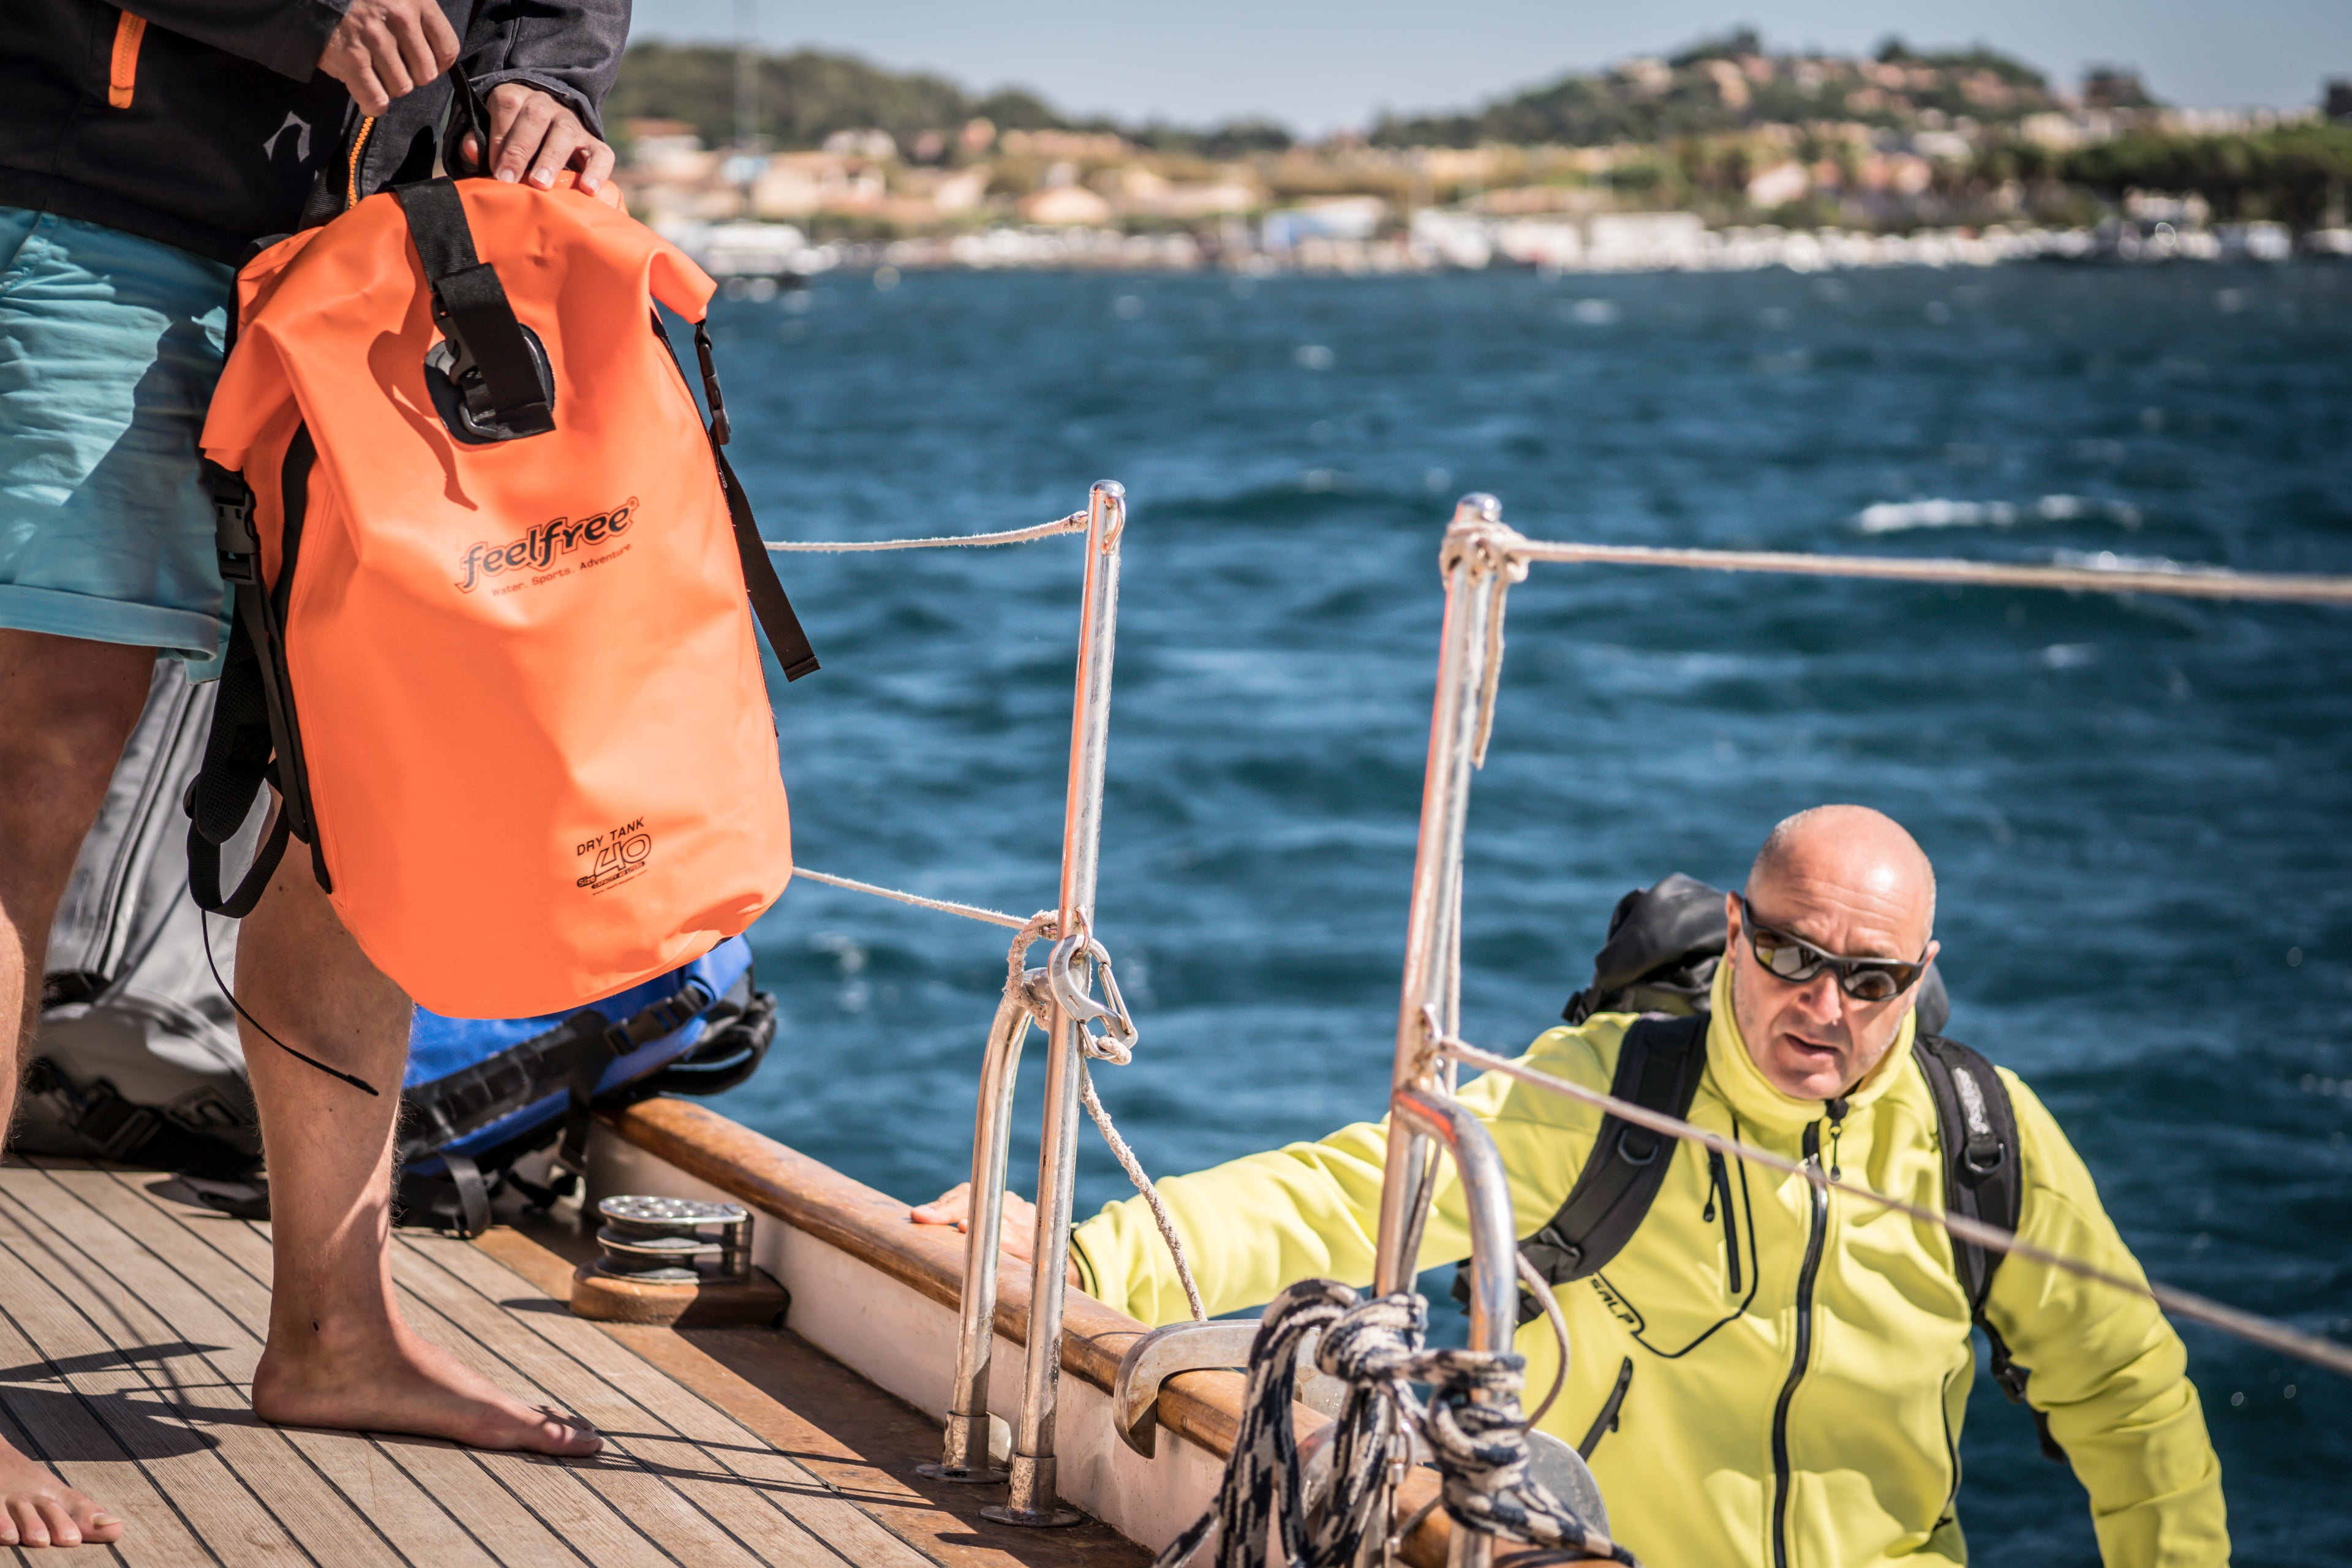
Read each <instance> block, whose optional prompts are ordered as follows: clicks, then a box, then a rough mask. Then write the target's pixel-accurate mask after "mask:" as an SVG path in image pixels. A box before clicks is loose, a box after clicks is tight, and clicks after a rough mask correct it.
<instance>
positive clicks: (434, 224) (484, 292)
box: [392, 179, 555, 437]
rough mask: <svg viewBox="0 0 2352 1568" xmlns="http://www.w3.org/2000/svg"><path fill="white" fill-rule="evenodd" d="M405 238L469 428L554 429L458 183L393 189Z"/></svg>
mask: <svg viewBox="0 0 2352 1568" xmlns="http://www.w3.org/2000/svg"><path fill="white" fill-rule="evenodd" d="M392 194H393V196H394V199H395V200H396V201H398V202H399V203H400V210H401V211H402V212H403V213H404V214H405V215H406V216H407V218H408V235H409V237H410V238H411V239H413V240H415V243H416V257H417V259H418V260H419V261H422V262H423V263H424V264H425V280H426V282H427V283H429V284H430V285H431V286H432V289H433V320H434V322H435V324H436V325H437V326H439V327H440V329H441V333H442V336H444V337H445V338H446V339H447V340H448V342H449V347H450V350H451V352H452V353H453V355H454V363H452V364H451V366H450V368H449V373H448V374H449V380H450V382H451V383H452V384H454V385H455V386H456V387H457V391H458V393H459V395H461V396H463V397H464V399H465V402H466V409H467V413H468V414H469V415H470V416H472V418H473V420H474V423H475V424H476V425H478V426H481V427H483V428H484V429H486V430H490V431H495V432H497V433H499V435H501V436H505V437H520V436H541V435H544V434H546V433H547V432H548V431H550V430H552V429H554V428H555V412H554V409H553V406H552V403H553V398H552V394H551V388H550V387H549V385H548V384H547V383H546V382H545V381H543V380H542V379H541V368H540V367H541V360H540V358H539V356H538V355H536V354H534V353H532V351H531V345H530V341H529V339H528V338H526V337H525V336H524V333H523V326H522V323H521V322H520V321H517V320H516V319H515V313H514V307H513V305H511V304H509V302H508V300H507V290H506V286H505V285H504V284H502V283H500V282H499V274H498V269H497V268H493V267H492V266H490V264H489V263H488V262H487V261H484V260H483V259H482V258H481V257H480V256H479V255H478V254H476V252H475V250H474V231H473V229H472V228H471V227H469V226H467V222H466V204H465V203H464V201H462V200H461V199H460V198H459V197H458V195H457V184H456V182H454V181H451V180H446V179H442V180H423V181H419V182H418V183H416V184H409V185H395V186H394V187H393V192H392Z"/></svg>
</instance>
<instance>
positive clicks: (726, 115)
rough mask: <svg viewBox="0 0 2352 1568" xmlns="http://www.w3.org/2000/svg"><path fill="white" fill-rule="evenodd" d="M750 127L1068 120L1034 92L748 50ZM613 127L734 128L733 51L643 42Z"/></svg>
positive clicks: (819, 134)
mask: <svg viewBox="0 0 2352 1568" xmlns="http://www.w3.org/2000/svg"><path fill="white" fill-rule="evenodd" d="M755 72H756V79H757V82H758V89H759V90H758V125H757V130H758V132H759V133H760V134H761V135H762V136H766V137H768V138H769V139H770V140H771V141H772V143H773V144H774V145H776V146H779V147H814V146H815V145H817V144H818V143H820V142H823V141H824V139H825V138H826V137H827V136H829V135H831V134H832V133H833V132H835V131H854V130H866V129H869V128H870V129H879V130H883V131H887V132H889V133H890V134H891V135H892V136H893V137H895V138H897V139H898V142H899V144H900V145H902V146H903V145H906V144H907V143H908V142H912V141H913V140H914V138H916V137H917V136H919V135H920V134H921V133H922V132H926V131H946V132H953V131H954V130H955V128H956V127H958V126H960V125H961V124H962V123H963V122H964V121H967V120H970V119H972V118H973V117H975V116H978V117H981V118H984V119H987V120H991V121H994V122H995V123H996V125H997V127H998V128H999V129H1000V130H1008V131H1009V130H1016V129H1017V130H1024V131H1036V130H1045V129H1049V128H1058V127H1061V126H1063V125H1064V124H1065V123H1066V121H1064V120H1063V119H1062V117H1061V116H1060V115H1058V114H1055V112H1054V110H1052V109H1050V108H1049V107H1047V106H1046V104H1045V102H1044V100H1040V99H1039V98H1037V97H1036V96H1035V95H1034V94H1033V93H1028V92H1023V91H1020V90H1017V89H1005V90H1002V91H998V92H992V93H988V94H985V95H973V94H971V93H967V92H965V91H964V90H963V89H961V88H960V87H958V86H956V84H955V83H953V82H951V81H948V80H946V79H943V78H940V77H935V76H926V75H923V74H921V73H919V72H904V73H902V72H898V71H889V70H884V69H882V68H880V67H878V66H873V65H868V64H867V63H866V61H864V60H860V59H855V58H850V57H848V56H845V55H826V54H819V53H817V52H816V51H814V50H813V49H802V50H798V51H796V52H794V53H793V54H788V55H760V56H757V57H755ZM604 115H605V119H606V120H607V121H609V122H610V123H611V124H613V125H614V127H615V128H617V127H618V126H619V125H620V124H621V122H622V121H627V120H633V119H638V118H649V119H659V120H682V121H686V122H687V123H688V124H690V125H692V126H693V127H694V129H695V131H696V132H697V133H698V135H700V136H701V138H702V139H703V141H704V142H706V143H707V144H709V145H711V146H718V145H719V144H721V143H723V142H728V141H730V140H731V139H732V138H733V137H734V134H735V51H734V50H733V49H731V48H727V47H721V46H716V45H707V44H662V43H641V44H635V45H633V46H631V47H630V49H629V52H628V54H627V55H626V56H625V57H624V58H623V59H622V61H621V79H620V80H619V82H618V83H617V84H615V86H614V89H613V91H612V95H611V96H610V97H609V98H608V99H607V100H605V105H604Z"/></svg>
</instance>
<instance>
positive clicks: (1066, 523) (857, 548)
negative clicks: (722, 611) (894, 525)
mask: <svg viewBox="0 0 2352 1568" xmlns="http://www.w3.org/2000/svg"><path fill="white" fill-rule="evenodd" d="M1085 531H1087V514H1086V513H1085V512H1082V511H1074V512H1072V513H1071V514H1070V515H1069V516H1067V517H1065V518H1061V519H1058V520H1057V521H1053V522H1041V523H1039V524H1037V525H1036V526H1035V527H1034V528H1011V529H1007V530H1005V531H1003V532H1002V533H942V534H936V535H933V536H932V537H930V538H928V539H866V540H856V541H850V540H824V539H771V540H769V541H768V542H767V544H768V548H769V549H770V550H772V551H774V552H776V553H777V554H779V555H797V554H810V555H857V554H863V553H865V552H867V551H869V550H949V549H953V548H954V547H955V546H957V545H978V546H986V545H991V544H1026V543H1028V542H1030V541H1031V540H1033V539H1052V538H1054V537H1055V535H1057V534H1063V533H1084V532H1085Z"/></svg>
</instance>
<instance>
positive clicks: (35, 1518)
mask: <svg viewBox="0 0 2352 1568" xmlns="http://www.w3.org/2000/svg"><path fill="white" fill-rule="evenodd" d="M121 1539H122V1521H121V1520H119V1519H117V1518H115V1517H114V1516H113V1515H112V1514H110V1513H109V1512H107V1511H106V1510H104V1509H102V1508H100V1507H99V1506H98V1504H96V1503H94V1502H92V1501H90V1500H89V1499H88V1498H86V1497H84V1496H82V1495H81V1493H79V1492H78V1491H76V1490H74V1489H73V1488H71V1487H69V1486H68V1485H66V1484H65V1482H63V1481H61V1480H59V1479H58V1478H57V1477H55V1476H53V1475H51V1474H49V1472H48V1471H47V1470H45V1469H43V1468H41V1467H40V1466H38V1465H37V1464H35V1463H33V1461H32V1460H30V1459H28V1458H25V1456H24V1455H22V1454H20V1453H18V1452H16V1449H14V1448H12V1447H9V1446H8V1445H7V1444H6V1443H5V1442H0V1546H79V1545H82V1544H83V1543H84V1542H88V1543H89V1545H92V1546H103V1545H105V1544H106V1543H107V1542H110V1541H120V1540H121Z"/></svg>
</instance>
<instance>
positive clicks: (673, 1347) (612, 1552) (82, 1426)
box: [0, 1160, 1149, 1568]
mask: <svg viewBox="0 0 2352 1568" xmlns="http://www.w3.org/2000/svg"><path fill="white" fill-rule="evenodd" d="M176 1190H177V1188H176V1184H174V1183H173V1182H172V1181H171V1180H170V1179H169V1178H168V1177H163V1176H159V1175H156V1174H153V1173H142V1172H129V1171H110V1170H100V1169H94V1168H90V1167H88V1166H83V1165H77V1164H73V1163H68V1162H62V1161H50V1160H43V1161H40V1162H38V1163H34V1164H14V1165H9V1166H7V1167H5V1168H0V1248H5V1251H6V1252H7V1253H8V1254H9V1255H10V1258H9V1262H8V1264H6V1265H0V1369H5V1370H0V1436H5V1437H6V1438H7V1439H8V1441H10V1442H12V1443H14V1444H16V1445H17V1446H18V1447H20V1448H22V1449H24V1450H25V1451H26V1452H27V1453H30V1454H33V1455H35V1456H37V1457H39V1458H42V1459H44V1460H46V1461H47V1462H48V1463H49V1464H51V1465H53V1466H55V1467H56V1468H58V1470H59V1471H60V1472H62V1473H63V1474H64V1475H65V1477H66V1478H67V1479H68V1480H69V1481H70V1482H71V1483H72V1484H73V1485H75V1486H78V1487H79V1488H81V1489H83V1490H84V1491H87V1492H89V1494H91V1495H92V1496H94V1497H96V1498H98V1499H100V1500H101V1501H102V1502H103V1503H104V1504H105V1505H106V1506H107V1507H108V1508H110V1509H111V1510H113V1511H115V1512H116V1513H118V1514H120V1515H121V1516H122V1517H123V1518H124V1519H125V1520H126V1521H127V1522H128V1525H129V1528H128V1529H127V1531H125V1533H124V1536H123V1539H122V1541H121V1543H120V1544H119V1545H118V1546H117V1547H116V1548H115V1549H114V1554H115V1556H116V1557H117V1558H119V1560H121V1561H122V1562H124V1563H142V1564H143V1563H154V1564H169V1565H173V1568H177V1565H179V1564H186V1563H228V1564H235V1565H236V1568H243V1565H245V1564H248V1563H273V1564H274V1563H317V1564H322V1565H324V1568H368V1565H372V1564H376V1563H384V1564H400V1563H405V1564H412V1565H418V1568H470V1565H474V1564H488V1563H498V1564H509V1565H512V1568H525V1565H529V1568H540V1565H541V1564H550V1563H589V1564H595V1565H597V1568H603V1565H604V1564H630V1565H635V1564H646V1565H647V1568H653V1565H656V1564H675V1565H677V1568H705V1565H706V1564H708V1565H712V1568H719V1565H727V1568H735V1565H751V1564H775V1565H779V1568H927V1565H929V1568H1080V1565H1081V1564H1083V1565H1085V1568H1142V1564H1143V1563H1145V1562H1146V1560H1147V1558H1148V1555H1149V1554H1148V1553H1146V1552H1144V1551H1143V1550H1142V1549H1141V1548H1140V1547H1138V1546H1135V1545H1133V1544H1132V1543H1130V1542H1127V1541H1125V1540H1123V1539H1121V1538H1120V1537H1119V1536H1118V1535H1117V1534H1115V1533H1114V1532H1113V1531H1110V1530H1108V1528H1106V1527H1104V1526H1102V1525H1099V1524H1095V1523H1087V1524H1085V1525H1081V1526H1079V1527H1078V1528H1077V1529H1076V1530H1071V1531H1015V1530H1012V1529H1009V1528H1007V1527H1004V1526H1002V1525H995V1524H990V1523H987V1522H984V1521H982V1520H981V1518H980V1516H979V1510H980V1508H981V1506H982V1504H984V1503H987V1502H991V1501H993V1500H995V1499H996V1497H997V1492H996V1490H995V1489H985V1488H983V1489H971V1488H961V1487H951V1486H945V1485H940V1484H938V1483H934V1482H930V1481H926V1480H924V1479H921V1478H919V1477H917V1476H916V1475H914V1474H913V1468H914V1466H916V1465H917V1464H919V1463H921V1462H923V1461H925V1460H928V1459H933V1458H937V1457H938V1454H939V1448H940V1429H939V1427H938V1426H936V1425H934V1424H933V1423H932V1422H930V1421H929V1420H928V1419H927V1418H926V1417H924V1416H923V1415H921V1414H920V1413H919V1412H917V1411H916V1410H914V1409H913V1408H912V1407H910V1406H908V1405H905V1404H903V1403H901V1402H900V1401H898V1400H897V1399H895V1398H893V1397H892V1396H891V1395H889V1394H885V1393H883V1392H881V1391H880V1390H878V1389H877V1388H876V1387H874V1386H873V1384H869V1383H867V1382H866V1381H865V1380H864V1379H862V1378H860V1377H859V1376H857V1375H856V1373H852V1372H849V1371H847V1370H846V1369H845V1368H843V1367H842V1366H840V1365H839V1364H837V1363H835V1362H833V1361H831V1360H829V1359H828V1358H826V1357H825V1356H824V1355H823V1354H822V1353H821V1352H817V1351H816V1350H814V1349H813V1348H811V1347H810V1346H809V1345H808V1344H807V1343H806V1342H803V1341H802V1340H801V1339H799V1338H798V1337H797V1336H795V1335H793V1333H791V1332H790V1331H768V1330H751V1329H688V1330H670V1329H656V1328H645V1327H636V1326H627V1325H619V1324H613V1325H604V1324H595V1323H589V1322H585V1321H582V1320H580V1319H577V1318H574V1317H572V1315H571V1314H570V1312H569V1311H567V1310H565V1309H564V1306H563V1299H564V1296H565V1294H566V1292H567V1291H568V1289H569V1283H570V1279H571V1269H572V1258H568V1257H565V1256H562V1255H561V1254H560V1253H559V1252H558V1251H556V1250H551V1247H560V1248H562V1249H563V1251H565V1252H571V1251H573V1249H574V1245H575V1244H574V1243H572V1240H571V1238H570V1237H568V1236H567V1235H566V1234H564V1233H562V1232H559V1231H556V1230H554V1229H552V1228H551V1229H550V1230H548V1231H546V1232H544V1233H536V1232H535V1233H528V1234H527V1233H524V1232H520V1231H516V1230H511V1229H505V1228H500V1229H498V1230H494V1231H492V1232H490V1233H489V1234H488V1236H485V1237H482V1238H481V1239H480V1240H479V1241H478V1242H463V1241H457V1240H455V1239H452V1238H450V1237H442V1236H436V1235H432V1234H429V1233H422V1232H414V1231H403V1232H399V1233H396V1234H395V1237H394V1244H393V1252H394V1277H395V1279H396V1280H397V1282H398V1284H399V1287H400V1289H401V1294H402V1301H403V1306H404V1310H406V1312H407V1315H408V1321H409V1322H410V1324H411V1325H412V1326H413V1327H414V1328H415V1330H416V1331H417V1332H419V1333H420V1334H422V1335H423V1336H424V1337H425V1338H426V1339H428V1340H430V1341H432V1342H435V1343H436V1344H438V1345H440V1346H441V1347H443V1348H444V1349H446V1350H447V1351H448V1352H450V1353H452V1354H453V1355H455V1356H457V1358H458V1359H459V1360H461V1361H463V1362H465V1363H467V1364H468V1365H470V1366H473V1367H474V1368H476V1369H477V1370H478V1371H480V1372H482V1373H487V1374H488V1376H490V1377H492V1378H493V1379H495V1380H497V1381H498V1382H499V1384H501V1385H502V1386H504V1387H506V1388H508V1389H509V1390H512V1391H513V1392H515V1393H517V1394H520V1395H522V1396H523V1397H524V1398H526V1399H529V1400H531V1401H533V1402H541V1401H543V1402H545V1403H548V1404H551V1405H556V1406H558V1407H560V1408H564V1409H569V1410H573V1411H577V1412H578V1413H579V1414H580V1415H583V1416H585V1417H587V1418H588V1419H589V1420H591V1421H593V1422H594V1423H595V1425H596V1426H597V1428H598V1429H599V1430H600V1431H602V1432H603V1433H604V1438H605V1444H606V1446H605V1448H604V1452H603V1453H602V1454H600V1455H598V1456H597V1457H596V1458H593V1459H590V1460H584V1461H561V1460H553V1459H546V1458H533V1457H526V1456H522V1455H514V1454H487V1453H478V1452H474V1451H471V1450H468V1449H464V1448H460V1447H456V1446H455V1445H452V1444H448V1443H444V1442H439V1441H435V1440H430V1439H424V1438H415V1437H403V1436H377V1435H360V1434H351V1433H334V1432H317V1431H307V1430H301V1429H297V1428H287V1427H276V1426H265V1425H263V1424H261V1423H260V1422H258V1421H257V1420H256V1419H255V1417H254V1415H253V1410H252V1406H251V1403H250V1399H249V1391H250V1386H251V1382H252V1377H253V1368H254V1363H255V1362H256V1360H257V1358H258V1356H259V1354H260V1350H261V1342H262V1337H263V1334H264V1331H265V1329H266V1325H267V1322H268V1307H269V1295H268V1290H269V1267H270V1256H269V1236H268V1226H266V1225H264V1224H257V1223H255V1222H251V1221H247V1220H239V1219H232V1218H230V1217H228V1216H226V1215H221V1214H218V1213H215V1212H214V1211H213V1210H210V1209H206V1208H203V1207H200V1206H197V1205H194V1204H190V1203H184V1202H181V1201H179V1199H178V1198H177V1197H175V1196H174V1193H175V1191H176ZM11 1555H12V1556H14V1557H15V1558H16V1559H17V1560H19V1561H23V1562H26V1563H30V1562H33V1561H35V1559H34V1558H33V1557H32V1556H31V1555H30V1554H28V1553H25V1552H13V1553H12V1554H11ZM83 1555H85V1556H86V1557H87V1558H88V1560H89V1561H93V1562H96V1561H103V1557H102V1556H101V1554H100V1552H97V1551H94V1550H86V1551H85V1552H84V1553H83ZM41 1557H42V1558H44V1559H47V1560H49V1561H53V1562H54V1561H58V1559H56V1558H54V1557H53V1556H51V1554H49V1553H47V1552H44V1553H41ZM70 1560H71V1559H68V1561H70Z"/></svg>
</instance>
